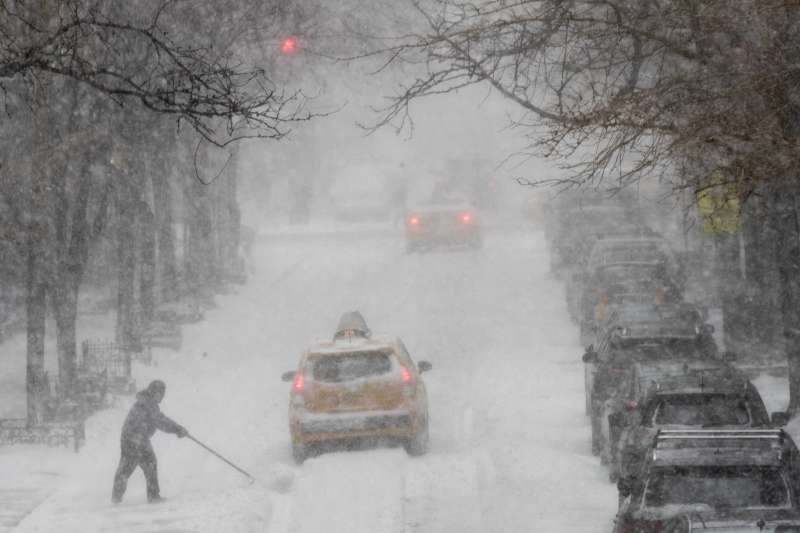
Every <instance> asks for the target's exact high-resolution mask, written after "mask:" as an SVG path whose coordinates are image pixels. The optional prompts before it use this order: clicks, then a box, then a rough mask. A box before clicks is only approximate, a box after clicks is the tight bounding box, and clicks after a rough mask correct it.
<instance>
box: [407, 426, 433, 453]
mask: <svg viewBox="0 0 800 533" xmlns="http://www.w3.org/2000/svg"><path fill="white" fill-rule="evenodd" d="M428 439H429V435H428V420H427V419H426V420H425V422H423V424H422V427H421V428H420V429H419V430H418V431H417V432H416V433H415V434H414V436H413V437H411V438H410V439H407V440H406V441H405V442H404V443H403V447H404V448H405V449H406V452H407V453H408V455H411V456H413V457H417V456H420V455H425V453H427V451H428Z"/></svg>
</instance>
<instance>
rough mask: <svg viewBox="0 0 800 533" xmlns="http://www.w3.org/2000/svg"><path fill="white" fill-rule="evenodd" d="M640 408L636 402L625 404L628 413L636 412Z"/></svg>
mask: <svg viewBox="0 0 800 533" xmlns="http://www.w3.org/2000/svg"><path fill="white" fill-rule="evenodd" d="M638 408H639V404H638V403H636V402H628V403H626V404H625V410H626V411H635V410H637V409H638Z"/></svg>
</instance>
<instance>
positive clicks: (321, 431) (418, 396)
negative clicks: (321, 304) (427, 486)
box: [282, 312, 431, 463]
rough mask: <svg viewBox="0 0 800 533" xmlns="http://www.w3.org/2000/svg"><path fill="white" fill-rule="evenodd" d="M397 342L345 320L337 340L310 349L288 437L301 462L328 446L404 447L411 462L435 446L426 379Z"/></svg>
mask: <svg viewBox="0 0 800 533" xmlns="http://www.w3.org/2000/svg"><path fill="white" fill-rule="evenodd" d="M430 369H431V364H430V363H429V362H427V361H420V362H419V363H417V364H414V361H413V360H412V359H411V356H410V355H409V354H408V351H407V350H406V348H405V346H404V345H403V342H402V341H401V340H400V339H398V338H390V337H379V336H373V335H372V334H371V332H370V330H369V328H368V327H367V326H366V323H365V322H364V320H363V318H362V317H361V315H360V314H359V313H357V312H353V313H346V314H345V315H343V317H342V319H341V320H340V324H339V327H338V328H337V330H336V333H335V335H334V339H333V340H332V341H330V342H319V343H316V344H314V345H312V346H311V347H309V348H308V349H307V350H306V351H305V353H303V355H302V356H301V358H300V363H299V364H298V368H297V370H293V371H290V372H286V373H284V374H283V376H282V377H283V380H284V381H289V382H292V388H291V391H290V394H289V430H290V434H291V441H292V454H293V456H294V459H295V461H296V462H298V463H302V462H303V461H304V460H305V458H306V457H307V456H308V454H309V453H310V452H312V451H314V448H316V447H319V445H321V444H323V443H338V444H347V443H350V442H353V441H356V440H360V441H365V440H388V441H392V442H399V443H401V444H402V445H403V446H404V447H405V448H406V451H407V452H408V453H409V454H410V455H420V454H423V453H425V452H426V450H427V446H428V400H427V394H426V390H425V384H424V383H423V381H422V377H421V374H422V373H423V372H426V371H428V370H430Z"/></svg>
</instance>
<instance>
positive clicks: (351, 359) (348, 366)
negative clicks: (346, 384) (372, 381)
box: [311, 351, 392, 383]
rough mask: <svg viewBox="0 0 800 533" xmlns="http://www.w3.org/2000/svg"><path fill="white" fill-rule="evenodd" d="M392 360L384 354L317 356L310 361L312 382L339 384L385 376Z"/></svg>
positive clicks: (362, 353) (355, 353) (358, 353)
mask: <svg viewBox="0 0 800 533" xmlns="http://www.w3.org/2000/svg"><path fill="white" fill-rule="evenodd" d="M391 370H392V359H391V357H390V356H389V354H388V353H386V352H377V351H376V352H354V353H346V354H336V355H323V356H317V357H314V358H313V359H312V363H311V376H312V377H313V378H314V381H321V382H325V383H340V382H343V381H352V380H356V379H363V378H368V377H374V376H380V375H382V374H387V373H389V372H390V371H391Z"/></svg>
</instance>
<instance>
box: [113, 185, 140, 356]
mask: <svg viewBox="0 0 800 533" xmlns="http://www.w3.org/2000/svg"><path fill="white" fill-rule="evenodd" d="M117 214H118V217H119V220H118V221H117V224H118V241H117V243H118V244H117V247H118V248H117V252H118V259H119V276H118V278H119V281H118V286H117V327H116V341H117V343H118V344H120V345H122V346H124V347H126V348H129V349H133V350H138V349H139V348H140V347H141V339H140V332H139V318H138V313H137V310H136V232H135V231H134V228H135V225H136V224H135V220H136V214H135V209H134V208H133V207H132V206H131V205H130V202H129V201H128V200H126V199H118V209H117Z"/></svg>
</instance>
